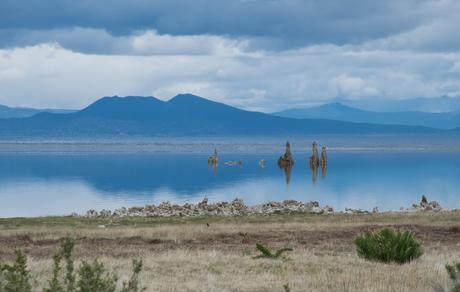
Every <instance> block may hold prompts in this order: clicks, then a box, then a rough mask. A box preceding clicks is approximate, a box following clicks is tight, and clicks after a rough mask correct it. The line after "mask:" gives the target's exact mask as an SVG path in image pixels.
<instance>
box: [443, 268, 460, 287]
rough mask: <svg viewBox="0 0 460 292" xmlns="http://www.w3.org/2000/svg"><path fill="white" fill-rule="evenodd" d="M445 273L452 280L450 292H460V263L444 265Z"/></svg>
mask: <svg viewBox="0 0 460 292" xmlns="http://www.w3.org/2000/svg"><path fill="white" fill-rule="evenodd" d="M446 269H447V272H448V273H449V276H450V278H451V279H452V281H453V282H454V283H453V287H452V292H460V263H456V264H454V265H452V266H451V265H446Z"/></svg>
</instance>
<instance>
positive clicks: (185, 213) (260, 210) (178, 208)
mask: <svg viewBox="0 0 460 292" xmlns="http://www.w3.org/2000/svg"><path fill="white" fill-rule="evenodd" d="M450 211H457V209H452V210H450V209H446V208H443V207H442V206H441V205H440V204H439V203H438V202H436V201H428V199H427V198H426V197H425V196H422V199H421V201H420V202H419V203H414V204H412V206H411V207H409V208H400V209H399V210H390V211H383V212H380V211H379V209H378V207H374V208H373V210H372V211H369V210H362V209H353V208H345V210H344V211H335V210H334V208H333V207H331V206H329V205H324V206H321V205H320V204H319V203H318V202H316V201H310V202H302V201H296V200H284V201H272V202H266V203H263V204H256V205H249V206H248V205H245V203H244V201H243V200H242V199H239V198H235V199H234V200H233V201H232V202H215V203H209V201H208V198H207V197H205V198H204V199H203V200H202V201H201V202H199V203H196V204H193V203H185V204H183V205H179V204H171V203H170V202H169V201H166V202H162V203H160V204H159V205H158V206H156V205H145V206H144V207H138V206H133V207H129V208H126V207H122V208H118V209H116V210H113V211H112V210H106V209H102V210H100V211H97V210H94V209H90V210H88V211H87V212H86V213H85V214H84V215H81V214H77V213H73V214H72V216H74V217H88V218H94V217H200V216H209V217H213V216H216V217H232V216H245V215H269V214H291V213H298V214H302V213H305V214H314V215H322V214H326V215H327V214H371V213H373V214H376V213H379V214H385V213H390V214H393V213H417V212H450Z"/></svg>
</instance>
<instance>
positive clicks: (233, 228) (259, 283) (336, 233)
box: [0, 212, 460, 291]
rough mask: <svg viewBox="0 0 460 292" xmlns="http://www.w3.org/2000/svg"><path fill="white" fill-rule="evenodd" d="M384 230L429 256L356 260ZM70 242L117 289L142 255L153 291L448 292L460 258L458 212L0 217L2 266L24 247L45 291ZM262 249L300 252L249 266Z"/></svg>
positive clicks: (149, 288)
mask: <svg viewBox="0 0 460 292" xmlns="http://www.w3.org/2000/svg"><path fill="white" fill-rule="evenodd" d="M100 225H104V227H102V226H100ZM383 226H392V227H394V228H398V229H409V230H412V231H413V232H414V233H415V234H416V236H417V238H418V239H420V240H421V241H422V243H423V247H424V251H425V253H424V255H423V256H422V257H421V258H419V259H417V260H415V261H413V262H411V263H408V264H404V265H397V264H382V263H376V262H368V261H365V260H363V259H361V258H359V257H358V256H357V254H356V250H355V246H354V244H353V240H354V238H355V237H356V236H357V235H358V234H360V233H361V232H363V231H366V230H372V229H378V228H380V227H383ZM67 236H71V237H73V238H75V239H76V250H75V253H76V257H77V259H78V260H81V259H93V258H99V259H100V260H101V261H102V262H104V263H106V264H107V266H108V267H109V268H110V269H111V270H112V271H114V272H115V273H117V274H118V275H119V276H120V282H121V281H122V280H123V279H126V278H127V277H128V276H129V274H130V270H131V259H132V258H138V257H142V258H143V260H144V270H143V272H142V274H141V283H142V284H143V285H144V286H146V287H147V291H283V285H285V284H288V285H289V287H290V289H291V291H447V289H448V288H449V284H450V281H449V278H448V275H447V273H446V270H445V268H444V265H445V264H446V263H451V262H453V261H458V260H460V212H449V213H418V214H389V213H388V214H362V215H345V214H335V215H305V214H290V215H281V214H274V215H260V216H245V217H232V218H223V217H215V218H210V217H207V218H124V219H102V218H101V219H99V218H98V219H88V218H73V217H48V218H30V219H20V218H18V219H0V262H5V261H9V260H12V259H13V256H14V249H16V248H20V249H23V250H24V251H25V252H26V253H27V255H28V257H29V269H30V270H31V273H32V275H33V277H34V278H35V279H36V281H37V282H36V283H34V287H36V289H37V291H41V289H42V287H43V286H44V285H46V281H47V280H48V279H49V277H50V274H51V268H52V256H53V254H54V253H55V251H56V250H57V249H58V248H59V244H60V242H61V241H62V239H63V238H65V237H67ZM256 242H261V243H264V244H265V245H267V246H269V247H271V248H280V247H284V246H289V247H292V248H293V249H294V250H293V251H292V252H289V253H287V254H286V259H283V260H270V259H253V256H255V255H256V254H257V250H256V249H255V244H256ZM77 262H78V261H77Z"/></svg>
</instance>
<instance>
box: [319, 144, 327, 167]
mask: <svg viewBox="0 0 460 292" xmlns="http://www.w3.org/2000/svg"><path fill="white" fill-rule="evenodd" d="M320 162H321V167H322V168H324V167H327V152H326V146H323V147H321V160H320Z"/></svg>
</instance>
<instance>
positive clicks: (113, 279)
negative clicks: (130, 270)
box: [77, 259, 118, 292]
mask: <svg viewBox="0 0 460 292" xmlns="http://www.w3.org/2000/svg"><path fill="white" fill-rule="evenodd" d="M78 275H79V279H78V282H77V291H79V292H93V291H98V292H113V291H115V288H116V283H117V280H118V278H117V276H116V275H113V274H110V273H108V272H107V271H106V270H105V267H104V264H102V263H100V262H98V260H97V259H96V260H94V261H93V262H92V263H88V262H85V261H84V262H83V263H82V265H81V267H80V269H79V270H78Z"/></svg>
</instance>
